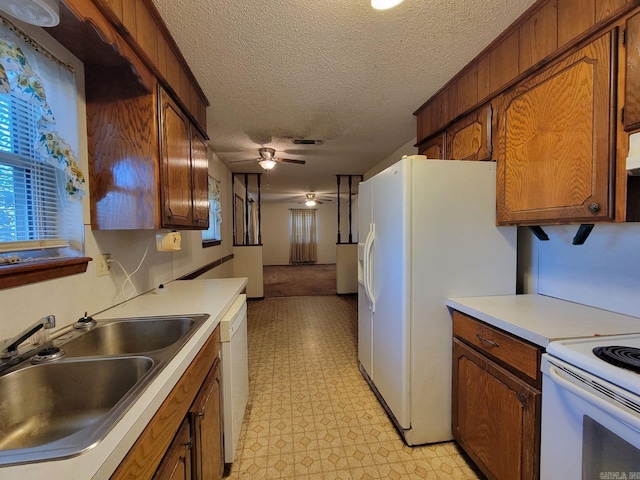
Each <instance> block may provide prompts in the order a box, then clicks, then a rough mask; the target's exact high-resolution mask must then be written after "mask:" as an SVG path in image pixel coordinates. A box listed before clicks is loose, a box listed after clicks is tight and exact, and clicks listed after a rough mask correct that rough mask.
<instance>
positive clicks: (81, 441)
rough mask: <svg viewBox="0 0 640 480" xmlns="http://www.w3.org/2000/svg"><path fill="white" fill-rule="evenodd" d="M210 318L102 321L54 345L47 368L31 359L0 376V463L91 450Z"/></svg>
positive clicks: (65, 337) (144, 318)
mask: <svg viewBox="0 0 640 480" xmlns="http://www.w3.org/2000/svg"><path fill="white" fill-rule="evenodd" d="M207 318H208V315H192V316H191V315H190V316H169V317H140V318H120V319H113V320H101V321H98V324H97V325H96V326H95V327H93V328H92V329H90V330H87V331H74V332H72V333H70V334H67V335H64V336H61V337H60V338H59V339H57V340H54V345H55V346H58V347H60V348H62V349H63V350H65V351H66V352H67V356H66V357H64V358H63V359H60V360H56V361H55V362H52V363H44V364H37V365H31V364H30V363H29V358H26V359H24V361H23V362H22V363H19V364H18V365H16V366H13V367H12V368H10V369H8V370H7V371H5V372H3V373H2V375H0V466H3V465H11V464H19V463H25V462H35V461H45V460H52V459H57V458H63V457H69V456H74V455H78V454H80V453H82V452H83V451H85V450H87V449H89V448H91V447H93V446H95V445H96V444H97V443H98V442H99V441H100V440H101V439H102V438H104V437H105V436H106V435H107V434H108V433H109V431H111V429H112V428H113V426H114V425H115V424H116V423H117V422H118V420H120V419H121V418H122V416H123V415H124V414H125V413H126V411H127V410H128V409H129V407H130V406H131V405H132V404H133V403H134V402H135V401H136V400H137V399H138V398H139V397H140V395H141V394H142V393H143V392H144V391H145V389H146V387H147V386H148V385H149V384H150V383H151V382H152V381H153V379H154V378H156V376H157V375H158V373H160V372H161V371H162V369H163V368H164V367H165V366H166V365H167V363H168V362H169V361H171V359H172V358H173V357H174V356H175V355H176V353H177V352H178V351H179V350H180V349H181V348H182V347H183V346H184V344H185V343H186V342H187V341H188V340H189V338H191V336H192V335H193V333H194V332H195V331H196V330H197V328H198V327H199V326H201V325H202V323H204V321H205V320H206V319H207Z"/></svg>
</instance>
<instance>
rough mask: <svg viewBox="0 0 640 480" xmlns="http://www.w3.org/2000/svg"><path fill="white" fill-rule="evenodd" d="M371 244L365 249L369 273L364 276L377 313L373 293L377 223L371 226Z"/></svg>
mask: <svg viewBox="0 0 640 480" xmlns="http://www.w3.org/2000/svg"><path fill="white" fill-rule="evenodd" d="M368 237H369V244H368V248H367V249H365V252H364V253H365V261H366V262H367V274H366V275H365V277H364V281H365V285H366V286H367V290H368V295H369V300H370V301H371V311H372V312H374V313H375V311H376V297H375V295H374V294H373V287H374V285H373V273H372V271H373V269H372V268H371V266H372V264H373V242H375V240H376V224H375V223H372V224H371V227H370V228H369V235H368Z"/></svg>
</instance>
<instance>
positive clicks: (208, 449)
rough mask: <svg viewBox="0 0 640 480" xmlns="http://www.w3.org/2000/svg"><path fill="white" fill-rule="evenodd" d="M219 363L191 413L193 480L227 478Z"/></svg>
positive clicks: (197, 398)
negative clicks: (224, 475)
mask: <svg viewBox="0 0 640 480" xmlns="http://www.w3.org/2000/svg"><path fill="white" fill-rule="evenodd" d="M219 365H220V361H219V360H218V361H217V362H216V364H215V365H214V366H213V368H212V369H211V371H210V372H209V375H208V376H207V379H206V380H205V382H204V384H203V385H202V388H201V389H200V392H199V393H198V396H197V397H196V399H195V401H194V402H193V405H192V406H191V409H190V410H189V423H190V424H191V432H192V435H193V477H192V478H193V480H216V479H220V478H222V476H223V474H224V448H223V445H224V444H223V430H222V412H223V410H222V378H221V371H220V368H219Z"/></svg>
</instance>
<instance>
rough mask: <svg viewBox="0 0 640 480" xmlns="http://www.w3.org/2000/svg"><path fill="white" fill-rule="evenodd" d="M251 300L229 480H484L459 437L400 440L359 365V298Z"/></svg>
mask: <svg viewBox="0 0 640 480" xmlns="http://www.w3.org/2000/svg"><path fill="white" fill-rule="evenodd" d="M248 305H249V307H248V308H249V312H248V330H249V332H248V333H249V404H248V407H247V412H246V414H245V417H244V423H243V425H242V431H241V433H240V442H239V445H238V450H237V452H236V460H235V462H234V463H233V466H232V467H231V472H230V476H229V477H228V480H267V479H287V480H338V479H344V480H347V479H349V480H373V479H376V480H378V479H380V480H382V479H384V480H389V479H392V480H447V479H459V480H461V479H478V478H482V477H480V476H479V475H477V474H476V472H475V471H474V470H473V468H472V467H471V466H470V465H469V463H468V460H467V459H466V457H465V456H464V454H463V453H462V452H461V451H460V450H459V449H458V448H457V447H456V445H455V443H453V442H451V443H442V444H437V445H431V446H425V447H414V448H411V447H407V446H406V445H405V444H404V443H403V442H402V439H401V438H400V436H399V435H398V433H397V432H396V430H395V428H394V427H393V425H392V423H391V421H390V420H389V418H388V417H387V416H386V414H385V413H384V410H383V409H382V407H381V406H380V403H379V402H378V400H377V399H376V397H375V395H374V394H373V392H372V391H371V389H370V388H369V386H368V385H367V383H366V382H365V380H364V379H363V378H362V375H361V374H360V371H359V370H358V366H357V329H356V319H357V300H356V296H355V295H353V296H345V297H343V296H337V295H334V296H325V297H318V296H316V297H293V298H265V299H264V300H255V301H253V300H252V301H249V303H248Z"/></svg>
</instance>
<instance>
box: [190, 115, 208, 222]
mask: <svg viewBox="0 0 640 480" xmlns="http://www.w3.org/2000/svg"><path fill="white" fill-rule="evenodd" d="M191 182H192V184H193V225H194V226H195V227H197V228H202V229H207V228H209V160H208V155H207V142H206V140H205V139H204V138H203V137H202V135H201V134H200V133H199V132H198V131H197V130H196V129H195V128H191Z"/></svg>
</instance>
